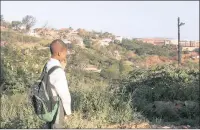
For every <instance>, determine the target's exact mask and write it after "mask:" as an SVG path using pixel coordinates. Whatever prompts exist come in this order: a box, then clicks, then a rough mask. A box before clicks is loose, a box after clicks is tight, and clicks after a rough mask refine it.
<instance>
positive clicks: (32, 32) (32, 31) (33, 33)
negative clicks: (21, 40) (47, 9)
mask: <svg viewBox="0 0 200 130" xmlns="http://www.w3.org/2000/svg"><path fill="white" fill-rule="evenodd" d="M26 34H27V35H29V36H34V37H40V35H38V34H37V33H36V32H35V30H33V29H31V30H30V31H29V32H27V33H26Z"/></svg>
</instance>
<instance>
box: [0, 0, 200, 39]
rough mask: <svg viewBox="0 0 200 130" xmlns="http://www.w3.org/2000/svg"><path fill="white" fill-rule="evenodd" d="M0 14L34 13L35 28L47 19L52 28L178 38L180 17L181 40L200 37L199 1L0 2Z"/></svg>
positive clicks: (11, 16)
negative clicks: (178, 19)
mask: <svg viewBox="0 0 200 130" xmlns="http://www.w3.org/2000/svg"><path fill="white" fill-rule="evenodd" d="M1 14H3V15H4V19H5V20H8V21H12V20H22V17H24V16H25V15H33V16H34V17H36V19H37V24H36V25H35V27H41V26H43V25H44V24H45V23H46V22H47V21H48V26H50V27H54V28H67V27H69V26H71V27H72V28H74V29H77V28H84V29H87V30H92V29H93V30H96V31H101V30H102V31H103V32H104V31H108V32H111V33H114V34H116V35H121V36H130V37H168V38H177V17H178V16H179V17H180V19H181V21H182V22H185V25H184V26H181V39H188V40H199V1H191V2H190V1H177V2H173V1H149V2H145V1H109V2H108V1H107V2H106V1H73V2H72V1H57V2H56V1H16V2H12V1H1Z"/></svg>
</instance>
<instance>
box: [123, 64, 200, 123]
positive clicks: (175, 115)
mask: <svg viewBox="0 0 200 130" xmlns="http://www.w3.org/2000/svg"><path fill="white" fill-rule="evenodd" d="M124 86H125V87H123V88H121V89H122V90H121V91H125V92H126V95H128V94H132V98H133V106H134V107H135V108H137V110H139V111H143V112H144V114H145V115H146V116H147V117H149V118H150V119H152V118H154V117H160V118H163V119H164V120H165V121H172V120H173V119H175V120H177V121H179V120H180V119H183V118H187V119H191V120H193V119H196V118H197V116H195V115H197V113H198V111H199V107H198V105H196V108H194V107H193V109H195V111H191V110H189V108H188V107H186V104H185V103H186V102H187V101H192V102H194V104H198V102H199V100H200V98H199V71H198V70H188V69H183V68H175V67H172V66H167V67H164V66H162V67H156V68H152V69H149V70H134V71H133V72H131V74H130V78H129V79H127V81H125V83H124ZM191 93H192V94H191ZM177 101H179V102H182V103H178V104H179V105H180V109H179V108H176V104H177ZM157 102H159V104H156V103H157ZM181 104H183V105H181ZM184 104H185V105H184ZM189 106H190V105H189ZM188 111H190V113H188Z"/></svg>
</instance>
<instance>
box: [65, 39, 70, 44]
mask: <svg viewBox="0 0 200 130" xmlns="http://www.w3.org/2000/svg"><path fill="white" fill-rule="evenodd" d="M63 42H64V43H65V44H71V43H72V42H71V41H69V40H67V39H63Z"/></svg>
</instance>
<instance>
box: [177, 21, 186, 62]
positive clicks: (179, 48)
mask: <svg viewBox="0 0 200 130" xmlns="http://www.w3.org/2000/svg"><path fill="white" fill-rule="evenodd" d="M184 24H185V23H182V22H180V18H179V17H178V65H180V64H181V53H182V47H181V44H180V26H182V25H184Z"/></svg>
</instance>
